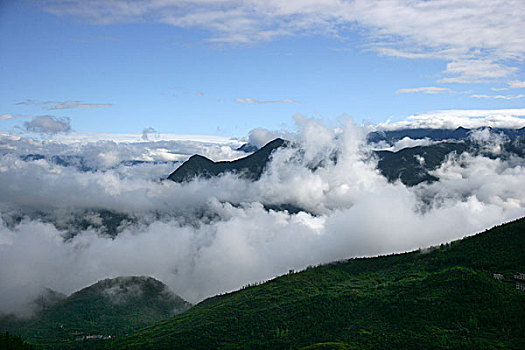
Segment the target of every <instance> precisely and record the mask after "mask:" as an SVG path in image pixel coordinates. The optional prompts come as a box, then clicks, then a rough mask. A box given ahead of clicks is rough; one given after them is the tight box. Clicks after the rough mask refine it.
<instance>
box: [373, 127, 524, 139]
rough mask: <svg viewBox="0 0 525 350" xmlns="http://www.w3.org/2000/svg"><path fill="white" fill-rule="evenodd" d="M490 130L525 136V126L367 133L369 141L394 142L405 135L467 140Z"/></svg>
mask: <svg viewBox="0 0 525 350" xmlns="http://www.w3.org/2000/svg"><path fill="white" fill-rule="evenodd" d="M480 130H489V131H490V132H491V133H494V134H500V135H504V136H505V137H507V138H509V139H511V140H515V139H518V138H522V139H523V138H525V128H521V129H499V128H490V127H485V128H478V129H465V128H462V127H459V128H457V129H399V130H383V131H374V132H371V133H369V134H368V135H367V141H368V142H380V141H387V142H389V143H393V142H395V141H399V140H401V139H403V138H405V137H409V138H411V139H414V140H420V139H425V138H427V139H430V140H433V141H444V140H465V139H467V138H468V137H469V135H470V134H471V133H472V132H473V131H480Z"/></svg>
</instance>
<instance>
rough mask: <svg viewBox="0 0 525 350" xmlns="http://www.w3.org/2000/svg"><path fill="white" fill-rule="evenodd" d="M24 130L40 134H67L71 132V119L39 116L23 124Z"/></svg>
mask: <svg viewBox="0 0 525 350" xmlns="http://www.w3.org/2000/svg"><path fill="white" fill-rule="evenodd" d="M24 128H25V129H26V130H27V131H29V132H36V133H42V134H56V133H59V132H69V131H70V130H71V119H69V118H67V117H54V116H52V115H40V116H37V117H34V118H33V120H31V121H30V122H24Z"/></svg>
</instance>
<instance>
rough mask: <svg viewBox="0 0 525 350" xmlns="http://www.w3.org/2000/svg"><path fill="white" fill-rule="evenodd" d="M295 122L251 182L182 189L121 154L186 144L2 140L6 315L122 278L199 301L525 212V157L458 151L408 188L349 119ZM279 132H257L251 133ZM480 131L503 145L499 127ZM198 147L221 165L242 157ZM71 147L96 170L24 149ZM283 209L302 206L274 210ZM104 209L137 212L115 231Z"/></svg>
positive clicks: (0, 276) (201, 182)
mask: <svg viewBox="0 0 525 350" xmlns="http://www.w3.org/2000/svg"><path fill="white" fill-rule="evenodd" d="M296 121H297V123H298V126H297V127H298V130H299V132H298V133H297V134H295V135H293V139H294V141H295V142H296V143H297V144H298V145H300V148H287V149H282V150H280V151H278V152H276V153H275V154H274V156H273V160H272V162H271V163H270V165H269V168H268V169H267V171H266V172H265V173H264V174H263V176H262V177H261V179H260V180H258V181H257V182H254V183H251V182H248V181H246V180H242V179H239V178H238V177H236V176H234V175H225V176H222V177H219V178H214V179H210V180H205V179H198V180H195V181H193V182H191V183H187V184H177V183H173V182H170V181H158V177H157V178H156V177H155V176H158V174H160V173H164V175H168V174H169V172H171V171H172V170H173V169H174V168H175V167H176V165H174V164H165V163H163V164H159V163H155V162H148V163H145V164H142V165H140V166H139V168H141V170H137V168H135V167H136V166H137V165H133V166H132V165H126V163H122V161H123V160H126V159H127V160H130V159H134V158H135V157H136V155H137V154H143V155H146V154H150V155H152V154H155V157H157V158H153V159H161V158H159V157H162V156H161V155H160V154H161V151H160V149H162V148H164V147H165V148H166V150H167V152H168V154H170V153H173V154H182V153H184V152H188V151H189V150H191V147H192V146H191V145H187V144H186V143H184V142H181V143H178V144H177V143H174V142H172V143H169V144H167V143H162V142H144V143H134V144H115V143H113V144H112V143H100V142H97V143H88V144H78V145H73V146H71V145H69V146H65V145H62V144H60V143H56V142H46V141H36V140H30V139H23V138H14V137H11V138H2V143H1V144H0V146H1V148H0V149H1V150H2V154H3V156H2V158H0V184H1V185H0V198H1V200H0V211H1V213H2V217H3V221H2V222H1V223H0V286H1V287H0V295H2V297H1V298H0V311H2V312H8V311H17V310H20V309H21V308H22V307H23V305H25V304H26V303H27V301H28V300H30V299H31V298H32V297H34V296H36V295H37V294H38V292H39V291H40V290H42V288H45V287H49V288H53V289H56V290H59V291H61V292H65V293H69V292H72V291H74V290H76V289H79V288H81V287H83V286H86V285H88V284H91V283H93V282H95V281H97V280H99V279H103V278H107V277H115V276H119V275H150V276H153V277H155V278H158V279H160V280H162V281H164V282H166V283H167V284H169V286H170V287H171V288H172V289H173V290H174V291H175V292H176V293H177V294H179V295H181V296H182V297H184V298H186V299H188V300H190V301H192V302H196V301H199V300H202V299H203V298H205V297H207V296H210V295H214V294H216V293H220V292H225V291H229V290H233V289H236V288H239V287H241V286H242V285H245V284H247V283H251V282H255V281H262V280H266V279H269V278H271V277H273V276H276V275H278V274H282V273H286V272H287V271H288V270H289V269H290V268H293V269H301V268H304V267H306V266H308V265H316V264H319V263H323V262H329V261H333V260H337V259H343V258H348V257H353V256H369V255H376V254H384V253H391V252H400V251H406V250H411V249H416V248H419V247H427V246H429V245H433V244H439V243H441V242H444V241H449V240H452V239H456V238H460V237H462V236H463V235H465V234H472V233H475V232H477V231H480V230H482V229H485V228H487V227H490V226H492V225H494V224H499V223H501V222H504V221H507V220H511V219H514V218H517V217H520V216H523V215H525V164H524V162H523V160H522V159H508V160H505V161H504V160H499V159H489V158H484V157H479V156H477V157H476V156H472V155H464V156H461V157H450V158H449V159H448V160H447V161H446V162H445V163H444V164H443V166H442V167H440V168H439V169H437V170H436V171H435V174H434V175H435V176H437V177H438V178H439V179H440V181H438V182H436V183H433V184H431V185H426V184H422V185H419V186H416V187H412V188H407V187H405V186H404V185H402V184H401V183H389V182H388V181H387V180H386V179H385V178H384V177H383V176H381V175H380V174H379V172H378V171H377V170H376V159H375V158H374V157H373V156H372V153H371V150H370V148H369V146H368V145H367V144H366V143H365V142H364V139H365V138H364V136H365V134H366V130H365V129H363V128H361V127H357V126H355V125H353V124H352V122H351V121H350V122H349V123H348V124H346V125H340V126H338V127H337V128H335V129H331V128H327V127H326V126H324V125H322V124H320V123H319V122H317V121H315V120H311V119H307V118H299V117H298V118H296ZM485 133H488V131H485ZM271 134H273V133H272V132H268V131H267V132H266V133H264V132H263V130H262V129H259V130H258V131H257V132H255V131H254V132H253V133H252V135H251V136H250V137H251V139H253V140H256V139H259V140H263V139H264V138H265V137H267V136H268V135H271ZM289 136H292V135H289ZM476 140H478V141H477V142H485V143H487V145H490V147H492V148H493V149H494V150H495V152H497V147H495V145H497V142H498V139H497V138H493V137H492V138H491V136H490V134H489V133H488V134H487V135H481V134H480V135H478V136H477V138H476ZM404 142H407V140H405V141H404ZM193 147H194V146H193ZM199 147H201V149H200V151H199V152H198V153H204V154H205V155H207V156H209V157H210V158H212V159H214V160H218V159H220V158H221V155H222V157H224V156H225V155H229V156H234V155H236V154H239V153H236V152H235V151H233V150H232V148H229V150H226V149H224V147H225V146H222V145H203V144H201V146H199ZM75 148H76V152H77V153H76V154H77V155H81V156H82V157H83V158H85V159H86V162H88V163H89V164H92V165H93V167H94V168H95V169H98V170H93V171H87V172H86V171H80V170H79V169H78V167H75V166H64V165H60V164H56V163H54V162H52V161H49V160H48V159H49V158H43V159H26V160H24V158H23V157H21V155H22V154H26V153H42V154H47V155H56V154H64V153H63V152H66V151H67V150H70V149H75ZM193 149H195V148H193ZM205 150H208V151H207V152H202V151H205ZM35 151H38V152H35ZM334 154H337V155H338V161H337V163H334V161H333V155H334ZM152 157H153V156H152ZM223 159H224V158H223ZM111 164H113V166H110V165H111ZM313 165H316V170H315V171H312V170H311V169H312V166H313ZM153 174H157V175H155V176H153ZM282 204H290V205H293V206H296V207H300V208H304V209H305V210H306V212H299V213H297V214H290V213H288V212H285V211H273V210H267V209H265V206H266V207H268V206H279V205H282ZM94 209H97V210H102V209H103V210H109V211H111V212H117V213H121V214H125V215H126V217H129V218H130V220H129V221H124V222H121V226H120V228H119V230H118V235H117V236H116V237H113V238H110V237H108V236H107V235H106V234H105V233H104V232H103V231H102V230H101V229H100V228H99V226H98V225H97V224H96V223H97V222H100V221H101V220H102V218H101V216H100V215H101V214H100V211H96V210H94ZM78 217H82V218H84V219H85V220H87V221H89V222H91V223H92V224H90V225H86V226H85V227H83V228H79V229H77V232H75V234H73V235H71V232H68V230H66V229H64V228H63V227H67V222H70V221H74V220H76V219H77V218H78Z"/></svg>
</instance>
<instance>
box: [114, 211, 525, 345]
mask: <svg viewBox="0 0 525 350" xmlns="http://www.w3.org/2000/svg"><path fill="white" fill-rule="evenodd" d="M518 271H520V272H523V271H525V219H521V220H518V221H515V222H513V223H509V224H506V225H503V226H500V227H496V228H494V229H491V230H489V231H486V232H484V233H481V234H478V235H476V236H473V237H469V238H465V239H463V240H460V241H456V242H453V243H450V244H444V245H442V246H440V247H435V248H433V249H429V250H428V251H415V252H411V253H405V254H395V255H389V256H381V257H376V258H360V259H351V260H348V261H344V262H338V263H333V264H328V265H323V266H319V267H315V268H308V269H306V270H304V271H302V272H299V273H290V274H287V275H284V276H281V277H278V278H276V279H274V280H271V281H269V282H266V283H264V284H261V285H256V286H249V287H246V288H243V289H242V290H239V291H236V292H233V293H228V294H225V295H221V296H216V297H214V298H210V299H208V300H205V301H204V302H202V303H200V304H198V305H196V306H195V307H193V308H192V309H190V310H188V311H187V312H185V313H183V314H180V315H177V316H175V317H173V318H170V319H168V320H166V321H162V322H160V323H157V324H155V325H153V326H150V327H147V328H144V329H142V330H140V331H138V332H135V333H133V334H131V335H129V336H126V337H123V338H120V339H117V340H116V341H114V342H112V343H111V345H110V348H112V349H113V348H116V349H124V348H126V349H127V348H135V349H239V348H242V349H298V348H303V347H309V346H312V344H314V345H313V349H323V348H332V349H338V348H339V349H341V348H342V349H344V348H345V346H346V348H359V349H363V348H364V349H386V348H390V349H392V348H393V349H430V348H448V349H503V348H505V349H523V348H525V322H524V320H523V311H524V310H525V293H524V292H522V291H518V290H516V289H515V286H514V282H513V280H512V275H513V274H514V273H515V272H518ZM495 272H497V273H502V274H504V276H505V280H503V281H499V280H495V279H494V278H492V274H493V273H495ZM330 342H332V344H329V345H326V344H325V345H323V344H321V343H330ZM333 342H335V343H338V344H333ZM324 346H327V347H324ZM330 346H331V347H330Z"/></svg>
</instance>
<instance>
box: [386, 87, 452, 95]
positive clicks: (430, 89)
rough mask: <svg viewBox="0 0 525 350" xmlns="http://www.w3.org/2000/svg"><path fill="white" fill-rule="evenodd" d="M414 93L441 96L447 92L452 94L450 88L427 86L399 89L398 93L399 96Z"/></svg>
mask: <svg viewBox="0 0 525 350" xmlns="http://www.w3.org/2000/svg"><path fill="white" fill-rule="evenodd" d="M413 92H421V93H424V94H440V93H445V92H452V90H450V89H449V88H444V87H436V86H426V87H419V88H406V89H399V90H397V91H396V93H397V94H407V93H413Z"/></svg>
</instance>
